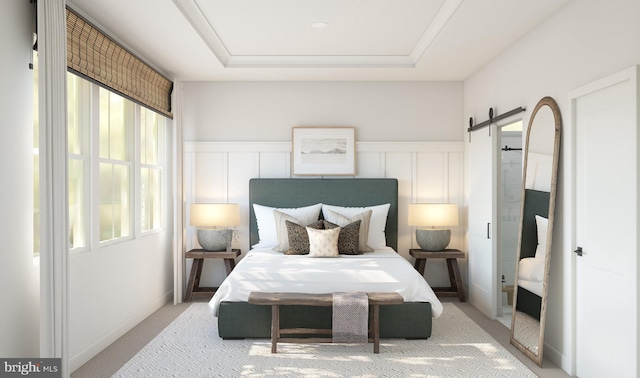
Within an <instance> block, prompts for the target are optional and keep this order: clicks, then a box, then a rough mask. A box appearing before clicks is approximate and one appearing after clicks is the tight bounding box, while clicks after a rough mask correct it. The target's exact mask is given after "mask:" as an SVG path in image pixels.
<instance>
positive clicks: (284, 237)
mask: <svg viewBox="0 0 640 378" xmlns="http://www.w3.org/2000/svg"><path fill="white" fill-rule="evenodd" d="M273 218H274V220H275V222H276V235H277V237H278V245H276V246H275V247H273V250H274V251H278V252H285V251H288V250H289V233H288V232H287V223H286V221H289V222H293V223H297V224H300V223H298V222H299V221H298V219H296V218H294V217H292V216H291V215H289V214H286V213H283V212H282V211H279V210H273Z"/></svg>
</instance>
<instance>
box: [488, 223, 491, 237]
mask: <svg viewBox="0 0 640 378" xmlns="http://www.w3.org/2000/svg"><path fill="white" fill-rule="evenodd" d="M487 239H491V223H487Z"/></svg>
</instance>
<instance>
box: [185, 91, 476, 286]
mask: <svg viewBox="0 0 640 378" xmlns="http://www.w3.org/2000/svg"><path fill="white" fill-rule="evenodd" d="M183 120H184V122H183V127H184V134H185V140H186V141H187V142H186V145H185V167H184V169H185V172H184V180H185V197H186V204H187V208H188V205H189V203H191V202H195V201H202V202H206V201H211V202H214V201H229V202H238V203H240V205H241V217H242V218H241V226H240V227H239V228H238V240H237V241H236V242H235V243H234V247H236V248H241V249H242V250H243V251H244V252H246V251H247V249H248V247H249V241H248V223H249V209H248V183H249V179H250V178H253V177H263V178H264V177H290V176H291V167H290V152H291V128H292V127H293V126H353V127H356V141H357V144H356V151H357V157H356V161H357V163H356V165H357V167H356V170H357V175H356V177H392V178H397V179H398V180H399V197H400V208H399V222H398V223H399V243H398V245H399V247H398V250H399V253H400V254H402V255H403V256H405V257H407V258H409V259H410V257H409V248H413V247H415V245H416V244H415V241H414V240H413V229H412V228H410V227H408V225H407V224H406V223H407V221H406V217H407V213H406V211H407V209H406V207H407V205H408V204H409V203H410V202H412V201H452V202H457V203H459V204H460V205H461V224H465V223H466V220H465V217H464V215H465V210H464V207H463V205H464V204H463V203H462V201H463V196H462V189H463V185H464V182H463V176H464V173H463V165H464V158H463V155H462V148H463V132H462V129H461V127H460V125H461V124H463V121H462V85H461V83H423V82H421V83H397V82H392V83H382V82H375V83H371V82H367V83H360V82H357V83H356V82H353V83H351V82H340V83H338V82H335V83H320V82H319V83H316V82H291V83H280V82H275V83H273V82H264V83H256V82H246V83H230V82H210V83H200V82H198V83H195V82H191V83H185V85H184V114H183ZM392 141H396V142H392ZM433 141H447V142H433ZM448 141H452V142H448ZM187 219H188V218H187ZM187 231H188V234H187V249H190V248H196V247H197V244H196V241H195V239H194V238H193V227H190V226H188V227H187ZM463 234H464V226H461V227H458V228H457V229H454V230H453V237H452V243H451V247H452V248H461V249H464V246H463V245H462V242H463V239H462V235H463ZM190 263H191V262H190V261H189V262H188V264H187V269H190V266H191V264H190ZM462 269H463V271H464V269H465V264H464V263H463V264H462ZM187 271H188V270H187ZM447 274H448V273H447V271H446V265H445V264H444V263H443V262H442V264H440V261H437V262H436V261H434V263H433V264H430V266H428V267H427V272H426V275H427V277H429V281H430V283H432V284H436V285H438V286H445V285H446V286H448V285H449V281H448V277H447ZM224 277H225V272H224V268H223V265H222V263H220V262H218V261H206V262H205V266H204V270H203V276H202V285H203V286H216V285H217V284H219V283H220V282H221V281H222V280H223V279H224Z"/></svg>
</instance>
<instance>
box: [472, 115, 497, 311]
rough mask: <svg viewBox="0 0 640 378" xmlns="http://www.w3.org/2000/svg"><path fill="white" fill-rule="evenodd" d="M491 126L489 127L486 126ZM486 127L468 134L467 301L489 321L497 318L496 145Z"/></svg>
mask: <svg viewBox="0 0 640 378" xmlns="http://www.w3.org/2000/svg"><path fill="white" fill-rule="evenodd" d="M489 127H491V126H489ZM497 134H498V133H497V132H496V131H495V130H492V132H491V135H489V130H488V129H487V128H485V129H481V130H478V131H475V132H472V134H471V142H470V143H469V145H468V149H467V151H468V154H467V156H468V159H469V160H468V164H467V167H468V169H469V171H468V172H469V188H470V190H469V194H468V196H469V251H468V259H469V301H470V302H471V304H473V305H474V306H475V307H476V308H478V309H479V310H480V311H482V312H483V313H484V314H485V315H487V316H488V317H489V318H491V319H495V318H496V316H497V300H498V299H497V296H498V294H497V284H498V283H497V277H498V274H497V238H496V237H495V236H496V234H497V232H496V231H497V229H496V227H497V224H496V218H497V204H496V200H497V194H496V193H497V190H496V187H495V185H496V183H497V164H496V159H497V145H498V135H497Z"/></svg>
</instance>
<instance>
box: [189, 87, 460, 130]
mask: <svg viewBox="0 0 640 378" xmlns="http://www.w3.org/2000/svg"><path fill="white" fill-rule="evenodd" d="M461 93H462V83H460V82H457V83H452V82H442V83H424V82H418V83H415V82H324V83H323V82H259V83H258V82H190V83H189V82H188V83H185V86H184V118H183V122H184V140H185V141H247V140H253V141H290V140H291V128H292V127H294V126H351V127H356V139H357V140H359V141H374V140H376V141H462V140H463V137H464V135H463V130H462V128H461V127H460V125H461V124H462V96H461Z"/></svg>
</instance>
